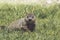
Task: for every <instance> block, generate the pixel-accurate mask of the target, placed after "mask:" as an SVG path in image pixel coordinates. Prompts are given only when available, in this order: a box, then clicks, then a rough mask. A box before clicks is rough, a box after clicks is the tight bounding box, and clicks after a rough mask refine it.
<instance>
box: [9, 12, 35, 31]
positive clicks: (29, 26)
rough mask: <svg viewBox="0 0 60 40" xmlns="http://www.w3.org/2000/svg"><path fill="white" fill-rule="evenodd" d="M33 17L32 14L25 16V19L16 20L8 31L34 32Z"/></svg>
mask: <svg viewBox="0 0 60 40" xmlns="http://www.w3.org/2000/svg"><path fill="white" fill-rule="evenodd" d="M35 20H36V19H35V15H34V14H31V13H29V14H27V15H26V17H24V18H21V19H18V20H16V21H14V22H12V23H11V24H10V25H9V26H8V29H9V30H10V31H12V30H24V31H28V30H29V31H31V32H33V31H34V30H35V25H36V24H35Z"/></svg>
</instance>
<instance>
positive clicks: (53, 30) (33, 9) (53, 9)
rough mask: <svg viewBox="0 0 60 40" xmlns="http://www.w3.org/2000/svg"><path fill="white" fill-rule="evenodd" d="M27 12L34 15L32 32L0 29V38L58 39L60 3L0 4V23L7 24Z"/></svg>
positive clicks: (59, 36)
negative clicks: (34, 20)
mask: <svg viewBox="0 0 60 40" xmlns="http://www.w3.org/2000/svg"><path fill="white" fill-rule="evenodd" d="M27 13H34V14H35V16H36V28H35V31H34V32H24V33H22V31H13V32H10V33H8V32H7V31H6V30H0V40H60V4H52V5H49V6H41V5H40V4H38V5H25V4H20V5H19V4H18V5H12V4H2V5H1V4H0V25H5V26H7V27H8V25H9V24H10V23H11V22H13V21H14V20H18V19H20V18H22V17H25V16H26V14H27Z"/></svg>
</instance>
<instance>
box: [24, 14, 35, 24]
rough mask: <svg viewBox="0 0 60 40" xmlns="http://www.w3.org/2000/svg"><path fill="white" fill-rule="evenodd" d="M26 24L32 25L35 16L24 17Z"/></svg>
mask: <svg viewBox="0 0 60 40" xmlns="http://www.w3.org/2000/svg"><path fill="white" fill-rule="evenodd" d="M25 20H26V22H28V23H34V22H35V15H34V14H32V13H29V14H27V16H26V19H25Z"/></svg>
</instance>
